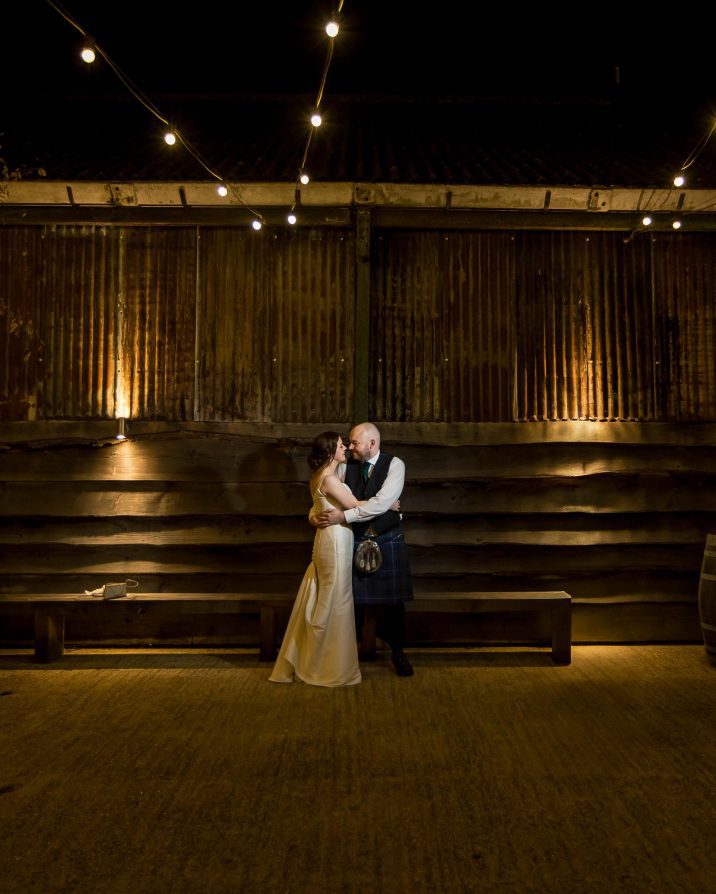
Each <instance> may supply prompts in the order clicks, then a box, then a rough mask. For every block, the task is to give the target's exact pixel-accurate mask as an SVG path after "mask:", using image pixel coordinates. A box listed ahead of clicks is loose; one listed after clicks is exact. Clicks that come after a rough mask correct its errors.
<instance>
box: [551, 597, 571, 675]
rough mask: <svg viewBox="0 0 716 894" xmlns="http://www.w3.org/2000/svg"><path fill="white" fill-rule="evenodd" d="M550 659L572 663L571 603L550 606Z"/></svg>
mask: <svg viewBox="0 0 716 894" xmlns="http://www.w3.org/2000/svg"><path fill="white" fill-rule="evenodd" d="M552 660H553V661H554V663H555V664H571V663H572V603H571V602H565V603H563V604H562V605H555V606H554V607H553V608H552Z"/></svg>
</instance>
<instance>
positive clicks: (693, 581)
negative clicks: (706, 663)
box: [0, 569, 699, 611]
mask: <svg viewBox="0 0 716 894" xmlns="http://www.w3.org/2000/svg"><path fill="white" fill-rule="evenodd" d="M301 577H302V572H284V571H280V572H279V571H274V572H271V573H270V574H268V573H266V571H264V572H263V573H260V574H226V573H221V574H218V573H215V572H209V573H206V574H169V575H161V574H153V575H148V574H143V575H142V576H141V578H140V579H139V584H140V587H139V589H140V591H141V592H148V593H149V592H151V593H157V592H188V593H191V592H196V590H197V588H199V587H200V588H201V590H202V591H203V592H214V593H227V592H232V593H233V592H242V591H243V592H277V593H286V594H287V595H289V596H294V595H295V594H296V592H297V590H298V586H299V584H300V582H301ZM105 581H106V577H105V578H102V577H92V576H91V575H89V576H88V575H86V574H62V575H59V574H42V573H38V574H27V575H12V576H9V575H1V576H0V593H7V594H19V593H38V592H42V593H77V594H81V593H83V592H84V590H85V589H94V588H95V587H98V586H101V585H102V584H103V583H105ZM698 585H699V574H698V571H684V572H674V571H668V570H665V569H659V570H656V571H650V572H648V571H639V572H624V571H622V572H620V573H613V572H610V571H609V570H604V571H603V572H601V573H597V574H579V573H574V572H572V573H570V574H544V575H541V574H533V575H524V574H518V573H514V574H494V573H479V572H476V573H471V574H441V575H438V574H416V573H414V574H413V586H414V589H415V592H416V593H424V594H431V593H436V592H437V593H442V592H445V593H460V592H466V591H478V590H537V589H549V590H554V589H560V590H565V591H566V592H568V593H571V595H572V598H573V600H574V602H575V603H577V602H589V603H590V604H591V603H594V604H599V603H605V604H612V603H613V604H621V603H630V602H638V603H647V602H659V603H662V602H680V603H681V602H683V603H688V604H689V605H691V606H693V608H694V611H696V603H697V593H698Z"/></svg>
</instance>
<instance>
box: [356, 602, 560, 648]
mask: <svg viewBox="0 0 716 894" xmlns="http://www.w3.org/2000/svg"><path fill="white" fill-rule="evenodd" d="M405 607H406V609H407V611H409V612H452V613H460V614H477V613H482V612H534V611H548V612H549V613H550V621H551V628H552V660H553V661H554V662H555V664H570V663H571V661H572V597H571V596H570V595H569V593H565V592H563V591H561V590H558V591H553V592H525V593H501V592H500V593H447V594H442V593H440V594H438V593H435V594H430V595H426V596H422V595H421V596H416V598H415V599H414V600H412V601H411V602H406V603H405ZM375 626H376V613H375V612H371V611H366V615H365V620H364V623H363V631H362V636H361V645H360V651H361V655H362V656H367V657H370V656H372V655H374V654H375Z"/></svg>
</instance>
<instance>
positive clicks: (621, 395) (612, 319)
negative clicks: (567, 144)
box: [515, 232, 655, 420]
mask: <svg viewBox="0 0 716 894" xmlns="http://www.w3.org/2000/svg"><path fill="white" fill-rule="evenodd" d="M516 252H517V261H516V266H517V276H516V284H515V285H516V314H515V328H516V340H517V381H516V416H517V419H520V420H530V419H625V420H626V419H643V420H647V419H654V418H655V406H654V388H653V385H654V363H655V356H654V318H653V311H652V289H651V256H650V245H649V242H648V241H646V240H634V241H632V242H629V243H626V244H625V243H624V238H623V236H622V235H621V234H620V233H574V232H571V233H570V232H557V233H552V232H543V233H520V234H518V235H517V236H516Z"/></svg>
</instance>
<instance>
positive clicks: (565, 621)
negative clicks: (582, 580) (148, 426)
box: [0, 591, 572, 664]
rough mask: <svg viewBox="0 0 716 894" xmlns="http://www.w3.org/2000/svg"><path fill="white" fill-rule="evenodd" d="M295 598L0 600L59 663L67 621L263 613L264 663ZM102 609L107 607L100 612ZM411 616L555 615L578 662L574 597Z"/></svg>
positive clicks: (531, 596) (509, 599)
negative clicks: (25, 619) (96, 616)
mask: <svg viewBox="0 0 716 894" xmlns="http://www.w3.org/2000/svg"><path fill="white" fill-rule="evenodd" d="M293 600H294V597H293V596H285V595H283V594H279V593H136V594H132V595H130V596H126V597H123V598H121V599H100V598H97V597H93V596H75V595H71V594H70V595H67V594H60V595H49V594H23V595H0V613H3V614H29V613H30V612H32V613H33V616H34V637H35V657H36V659H37V660H38V661H42V662H50V661H55V660H56V659H58V658H60V657H61V656H62V655H63V654H64V649H65V620H66V619H67V618H68V617H72V616H74V617H77V616H79V617H81V616H83V615H87V613H89V612H95V611H98V610H102V611H105V612H122V611H129V612H136V613H137V614H147V615H149V614H151V615H153V616H155V617H156V616H164V617H177V616H180V615H196V614H202V615H209V614H236V613H240V614H258V615H259V617H260V640H259V658H260V660H261V661H273V660H274V658H275V657H276V634H277V625H276V621H277V615H278V612H279V611H287V610H288V609H290V607H291V606H292V605H293ZM100 607H101V608H100ZM406 608H407V610H408V611H410V612H415V611H420V612H452V613H461V614H475V613H481V612H506V611H547V610H548V611H549V612H550V618H551V627H552V658H553V660H554V661H555V663H557V664H569V663H570V662H571V660H572V657H571V655H572V645H571V642H572V597H571V596H570V595H569V594H568V593H564V592H561V591H557V592H527V593H459V594H431V595H430V596H418V597H417V598H416V599H415V600H413V601H412V602H407V603H406ZM375 625H376V615H375V613H374V612H370V611H368V612H366V617H365V622H364V624H363V633H362V638H361V655H363V656H371V655H374V654H375V636H376V634H375Z"/></svg>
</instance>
